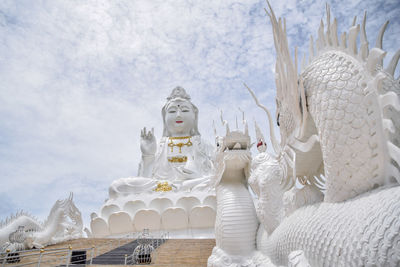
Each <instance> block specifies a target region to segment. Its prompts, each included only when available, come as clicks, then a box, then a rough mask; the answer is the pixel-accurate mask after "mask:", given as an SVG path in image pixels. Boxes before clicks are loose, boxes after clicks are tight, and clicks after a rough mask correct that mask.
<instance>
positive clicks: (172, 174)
mask: <svg viewBox="0 0 400 267" xmlns="http://www.w3.org/2000/svg"><path fill="white" fill-rule="evenodd" d="M162 117H163V123H164V130H163V136H162V138H161V140H160V142H159V144H158V145H157V141H156V138H155V136H154V129H152V130H151V131H147V130H146V128H144V129H142V131H141V143H140V149H141V152H142V160H141V162H140V164H139V171H138V177H131V178H121V179H118V180H116V181H114V182H113V183H112V184H111V186H110V189H109V193H110V197H111V198H115V197H117V196H118V195H127V194H131V193H142V192H146V191H152V190H154V189H155V188H156V187H157V184H160V183H163V184H164V185H168V186H170V188H171V189H172V190H175V191H179V190H184V191H185V190H186V191H189V190H192V189H194V188H196V189H204V188H207V187H208V182H209V178H210V176H211V175H212V172H213V160H212V159H213V155H214V151H213V148H212V147H211V146H210V145H209V144H208V143H205V142H204V141H203V140H202V139H201V136H200V133H199V131H198V128H197V123H198V109H197V107H196V106H195V105H194V104H193V103H192V102H191V101H190V96H189V95H188V94H187V93H186V91H185V89H183V88H182V87H176V88H174V89H173V90H172V93H171V95H170V96H169V97H168V98H167V103H166V104H165V105H164V107H163V108H162Z"/></svg>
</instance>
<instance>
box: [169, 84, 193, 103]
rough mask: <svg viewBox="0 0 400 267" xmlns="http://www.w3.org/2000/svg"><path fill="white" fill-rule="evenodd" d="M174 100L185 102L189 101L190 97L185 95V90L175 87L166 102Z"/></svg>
mask: <svg viewBox="0 0 400 267" xmlns="http://www.w3.org/2000/svg"><path fill="white" fill-rule="evenodd" d="M174 98H183V99H186V100H190V96H189V95H188V94H187V93H186V91H185V89H183V88H182V87H180V86H177V87H175V88H174V89H173V90H172V92H171V94H170V95H169V97H167V100H171V99H174Z"/></svg>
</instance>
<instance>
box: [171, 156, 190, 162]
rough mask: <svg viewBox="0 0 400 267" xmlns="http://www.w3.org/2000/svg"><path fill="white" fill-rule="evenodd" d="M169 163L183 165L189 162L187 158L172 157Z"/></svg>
mask: <svg viewBox="0 0 400 267" xmlns="http://www.w3.org/2000/svg"><path fill="white" fill-rule="evenodd" d="M168 161H169V162H172V163H183V162H186V161H187V157H186V156H183V157H172V158H169V159H168Z"/></svg>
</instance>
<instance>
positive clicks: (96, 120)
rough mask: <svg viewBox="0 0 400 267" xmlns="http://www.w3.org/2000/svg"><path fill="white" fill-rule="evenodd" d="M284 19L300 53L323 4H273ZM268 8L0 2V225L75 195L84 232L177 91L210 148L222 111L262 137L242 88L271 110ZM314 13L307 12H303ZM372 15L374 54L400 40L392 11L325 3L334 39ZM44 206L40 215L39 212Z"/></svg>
mask: <svg viewBox="0 0 400 267" xmlns="http://www.w3.org/2000/svg"><path fill="white" fill-rule="evenodd" d="M271 4H272V6H273V7H274V10H275V13H276V14H277V15H278V16H285V17H286V19H287V26H288V33H289V41H290V42H291V45H293V46H294V45H297V46H299V48H300V51H308V36H309V35H310V34H311V33H312V34H313V35H314V36H315V33H316V32H317V28H318V26H319V21H320V19H321V18H323V17H324V14H325V7H324V3H322V2H319V1H309V0H303V1H294V0H285V1H271ZM264 7H266V4H265V2H264V1H243V2H239V1H238V2H235V1H211V0H210V1H201V2H198V1H145V0H143V1H118V2H116V1H109V0H104V1H85V2H82V1H78V0H75V1H56V2H55V1H42V2H40V3H37V2H30V1H2V2H1V3H0V36H2V42H1V43H0V62H1V64H0V81H1V82H0V117H1V124H0V177H1V179H0V195H1V197H0V201H1V202H2V203H7V204H6V205H0V218H4V217H5V216H7V215H8V214H9V213H10V211H17V210H18V209H21V208H23V209H26V210H28V211H32V213H34V214H37V215H39V216H41V217H44V216H45V215H47V213H48V211H49V208H50V207H51V205H52V204H53V202H54V201H55V200H56V199H58V198H64V197H67V196H68V192H69V191H74V192H75V199H76V204H77V206H78V207H79V208H80V209H81V210H82V212H83V215H84V217H85V218H84V219H85V221H86V222H88V220H89V219H88V218H89V214H90V212H91V211H96V210H97V209H98V208H99V207H100V206H101V203H102V201H103V200H104V199H105V198H106V197H107V187H108V185H109V184H110V183H111V182H112V180H113V179H116V178H119V177H124V176H132V175H136V169H137V164H138V162H139V157H140V153H139V134H140V128H141V127H143V126H147V127H151V126H155V130H156V135H157V137H159V136H160V135H161V130H162V121H161V114H160V113H161V112H160V109H161V107H162V105H163V104H164V100H165V97H166V96H168V94H169V93H170V90H171V89H172V88H173V87H175V86H177V85H181V86H183V87H185V88H186V89H187V91H188V92H189V94H190V95H191V96H192V99H193V102H194V103H195V104H196V105H197V106H198V107H199V109H200V127H199V128H200V132H201V133H202V134H203V136H204V137H205V138H207V139H209V141H210V142H213V132H212V130H211V128H212V127H210V126H211V123H212V119H214V120H216V121H217V120H218V111H217V109H218V108H220V109H222V110H224V111H225V117H226V118H227V119H228V120H230V121H232V122H233V121H234V117H235V116H236V115H238V116H240V113H239V111H238V110H235V109H233V108H232V107H235V106H240V107H241V108H242V109H244V110H246V114H247V118H248V121H249V122H250V125H252V120H253V117H254V118H256V119H257V120H258V121H259V123H260V124H261V126H262V128H263V129H267V127H266V118H265V115H264V113H263V112H262V111H261V110H259V109H258V108H257V107H255V105H254V103H253V101H252V99H251V98H250V96H249V94H248V93H247V91H246V90H245V89H244V87H243V85H242V83H243V82H246V83H247V84H248V85H249V86H250V87H252V88H253V89H254V90H255V91H256V93H257V95H258V96H259V98H260V100H261V101H262V102H263V103H265V104H266V105H268V106H269V107H270V108H271V110H274V102H275V101H274V95H275V93H274V88H275V87H274V74H273V72H272V70H273V69H274V65H275V59H274V57H275V54H274V50H273V49H274V48H273V40H272V35H271V27H270V25H269V22H268V20H267V17H266V15H265V12H264V10H263V8H264ZM310 7H312V8H310ZM355 9H357V10H358V11H356V13H357V14H356V15H358V17H359V21H360V20H361V17H362V10H363V9H366V10H368V11H369V14H371V15H369V17H368V24H367V33H368V35H369V36H370V44H374V42H375V36H376V34H377V31H378V29H379V27H380V25H381V24H382V23H383V20H384V19H385V17H386V18H390V19H392V20H393V21H392V23H391V24H392V25H389V28H388V34H387V35H385V41H384V42H385V43H386V45H387V46H385V48H386V49H388V51H389V53H388V56H390V55H393V53H394V51H395V50H396V47H398V46H399V41H398V38H397V36H398V34H399V33H398V29H399V27H398V25H399V19H398V18H399V17H400V16H399V12H400V11H399V10H400V8H399V7H398V5H396V1H392V2H388V1H386V2H383V1H378V2H376V1H375V2H372V1H353V2H352V3H348V2H345V1H333V2H332V13H333V14H334V15H336V16H338V18H339V29H340V32H341V31H343V30H347V29H348V26H350V23H351V21H352V17H353V15H354V14H352V13H353V12H354V10H355ZM43 203H45V204H43Z"/></svg>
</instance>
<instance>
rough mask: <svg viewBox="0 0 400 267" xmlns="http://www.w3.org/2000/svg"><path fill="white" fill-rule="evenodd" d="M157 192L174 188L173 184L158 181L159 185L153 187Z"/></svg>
mask: <svg viewBox="0 0 400 267" xmlns="http://www.w3.org/2000/svg"><path fill="white" fill-rule="evenodd" d="M153 190H154V191H156V192H167V191H171V190H172V186H170V185H169V184H168V182H163V183H160V182H159V183H157V187H156V188H154V189H153Z"/></svg>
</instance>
